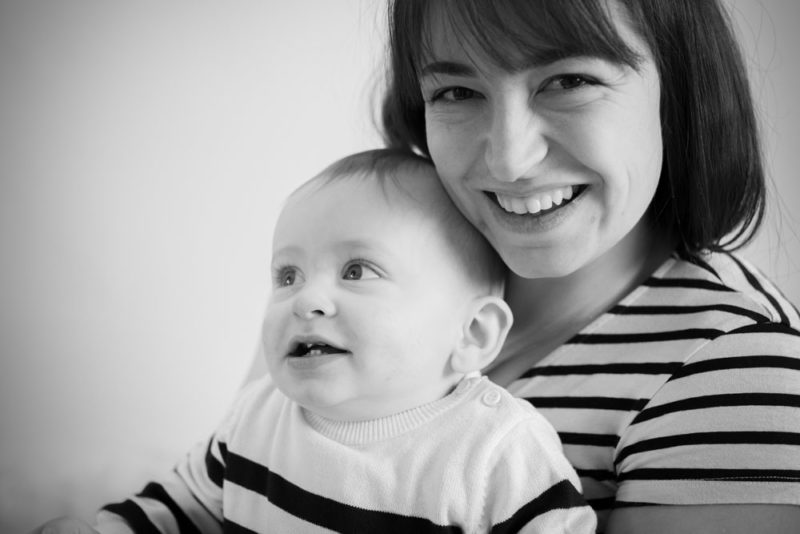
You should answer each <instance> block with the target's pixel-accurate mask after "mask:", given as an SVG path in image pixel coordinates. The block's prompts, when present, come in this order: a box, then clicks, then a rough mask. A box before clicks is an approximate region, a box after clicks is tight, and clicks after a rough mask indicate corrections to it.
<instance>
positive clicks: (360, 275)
mask: <svg viewBox="0 0 800 534" xmlns="http://www.w3.org/2000/svg"><path fill="white" fill-rule="evenodd" d="M342 278H343V279H344V280H371V279H374V278H380V275H379V274H378V273H377V272H376V271H375V269H373V268H372V267H370V266H369V265H367V264H366V263H364V262H361V261H353V262H350V263H348V264H347V265H346V266H345V268H344V272H343V273H342Z"/></svg>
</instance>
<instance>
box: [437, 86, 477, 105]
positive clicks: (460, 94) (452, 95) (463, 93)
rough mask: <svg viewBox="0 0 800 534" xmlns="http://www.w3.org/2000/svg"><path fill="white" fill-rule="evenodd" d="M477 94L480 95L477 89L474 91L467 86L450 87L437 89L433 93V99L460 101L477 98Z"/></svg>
mask: <svg viewBox="0 0 800 534" xmlns="http://www.w3.org/2000/svg"><path fill="white" fill-rule="evenodd" d="M477 96H478V92H477V91H473V90H472V89H467V88H466V87H448V88H445V89H441V90H439V91H437V92H436V93H435V94H434V95H433V98H432V99H431V100H432V101H433V102H436V101H443V102H460V101H462V100H470V99H472V98H476V97H477Z"/></svg>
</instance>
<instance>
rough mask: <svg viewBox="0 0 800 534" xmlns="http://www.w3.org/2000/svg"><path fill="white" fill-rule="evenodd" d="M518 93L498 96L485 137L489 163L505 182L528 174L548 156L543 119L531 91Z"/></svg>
mask: <svg viewBox="0 0 800 534" xmlns="http://www.w3.org/2000/svg"><path fill="white" fill-rule="evenodd" d="M517 93H518V94H510V95H504V96H503V97H501V98H498V100H497V102H496V103H495V106H494V107H493V109H492V116H491V124H490V127H489V131H488V135H487V139H486V148H485V150H486V156H485V157H486V165H487V167H488V170H489V172H490V174H491V175H492V177H493V178H494V179H496V180H500V181H502V182H513V181H515V180H518V179H520V178H525V177H527V176H529V175H530V174H531V173H532V172H533V171H534V169H535V167H536V165H537V164H538V163H540V162H541V161H542V160H543V159H544V157H545V156H546V155H547V149H548V147H547V140H546V139H545V137H544V135H543V134H542V126H543V124H542V118H541V117H539V116H537V114H536V113H535V112H534V109H533V108H532V104H531V102H530V101H529V94H528V92H527V91H525V92H521V91H519V92H517Z"/></svg>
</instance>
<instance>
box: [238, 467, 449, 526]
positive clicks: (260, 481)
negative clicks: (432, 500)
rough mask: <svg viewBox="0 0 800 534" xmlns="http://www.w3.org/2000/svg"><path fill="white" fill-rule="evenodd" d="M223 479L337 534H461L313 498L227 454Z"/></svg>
mask: <svg viewBox="0 0 800 534" xmlns="http://www.w3.org/2000/svg"><path fill="white" fill-rule="evenodd" d="M225 476H226V479H227V480H229V481H230V482H232V483H234V484H237V485H239V486H242V487H243V488H246V489H249V490H251V491H254V492H256V493H258V494H260V495H263V496H265V497H266V498H267V499H268V500H269V501H270V502H271V503H272V504H274V505H275V506H277V507H279V508H281V509H283V510H284V511H285V512H287V513H289V514H292V515H294V516H295V517H298V518H300V519H303V520H305V521H308V522H309V523H313V524H315V525H318V526H320V527H323V528H327V529H330V530H334V531H336V532H387V533H403V532H421V533H423V532H433V533H436V532H443V533H445V532H447V533H450V532H452V533H456V532H461V528H460V527H457V526H449V525H447V526H442V525H437V524H435V523H433V522H431V521H430V520H428V519H425V518H422V517H412V516H403V515H400V514H394V513H391V512H383V511H376V510H365V509H362V508H357V507H355V506H350V505H348V504H345V503H340V502H337V501H334V500H332V499H329V498H327V497H323V496H321V495H316V494H314V493H311V492H309V491H306V490H304V489H303V488H300V487H298V486H295V485H294V484H292V483H291V482H289V481H288V480H286V479H285V478H283V477H282V476H280V475H278V474H277V473H273V472H272V471H270V470H269V469H268V468H267V467H265V466H263V465H261V464H258V463H255V462H253V461H251V460H248V459H247V458H244V457H242V456H238V455H236V454H234V453H232V452H229V453H228V464H227V470H226V472H225Z"/></svg>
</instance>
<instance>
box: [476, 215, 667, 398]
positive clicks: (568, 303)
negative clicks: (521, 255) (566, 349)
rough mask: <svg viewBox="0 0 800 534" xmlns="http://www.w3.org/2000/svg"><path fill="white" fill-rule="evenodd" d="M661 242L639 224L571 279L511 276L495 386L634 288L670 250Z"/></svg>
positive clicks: (522, 369) (550, 350)
mask: <svg viewBox="0 0 800 534" xmlns="http://www.w3.org/2000/svg"><path fill="white" fill-rule="evenodd" d="M659 237H660V236H658V235H656V233H655V232H654V231H653V230H652V228H650V227H649V225H647V224H646V223H645V222H644V221H642V222H641V223H640V224H639V225H637V226H636V227H635V228H634V229H633V230H632V231H631V232H630V233H629V234H628V235H627V236H626V237H625V238H624V239H623V240H622V241H620V243H618V244H617V245H616V246H614V247H613V248H612V249H610V250H609V251H608V252H607V253H605V254H604V255H603V256H601V257H599V258H597V259H595V260H594V261H593V262H591V263H590V264H588V265H586V266H584V267H583V268H581V269H580V270H578V271H576V272H574V273H572V274H569V275H567V276H563V277H558V278H537V279H525V278H521V277H519V276H517V275H515V274H513V273H512V274H511V276H510V278H509V281H508V284H507V286H506V300H507V301H508V304H509V306H510V307H511V310H512V311H513V313H514V326H513V328H512V330H511V333H510V334H509V338H508V341H507V343H506V346H505V347H504V349H503V352H502V353H501V355H500V356H499V357H498V360H497V361H496V362H495V364H494V365H493V366H492V368H491V369H490V370H489V372H488V374H489V376H490V377H492V378H493V379H494V380H495V381H498V380H497V378H498V376H493V374H496V373H499V374H500V375H508V376H506V377H505V379H500V380H499V382H502V383H504V384H503V385H507V382H508V378H509V377H512V376H513V375H515V373H516V376H518V373H517V371H518V370H519V371H520V372H523V371H524V370H525V369H527V368H529V367H530V366H531V365H533V364H534V363H536V362H537V361H539V360H540V359H542V358H543V357H544V356H546V355H547V354H549V353H550V352H552V351H553V350H555V349H556V348H558V347H559V346H561V345H562V344H563V343H565V342H566V341H567V340H568V339H569V338H571V337H572V336H573V335H575V334H577V333H578V332H579V331H580V330H581V329H582V328H584V327H585V326H586V325H588V324H589V323H591V322H592V321H593V320H595V319H596V318H597V317H598V316H600V315H601V314H602V313H604V312H605V311H607V310H608V309H610V308H611V307H613V306H614V305H615V304H617V303H618V302H619V301H620V300H621V299H622V298H623V297H625V295H627V294H628V293H629V292H631V291H632V290H633V289H635V288H636V287H638V286H639V285H640V284H641V283H642V282H643V281H644V280H646V279H647V278H648V277H649V276H650V275H651V274H652V273H653V271H655V270H656V269H657V268H658V267H659V266H660V265H661V264H662V263H663V262H664V261H665V260H666V258H667V257H668V256H669V254H670V253H671V252H672V250H673V248H674V247H673V243H672V242H671V241H670V240H669V239H667V238H659ZM511 360H516V362H511ZM506 361H508V363H506ZM504 367H505V371H504V372H503V371H502V368H504Z"/></svg>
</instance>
